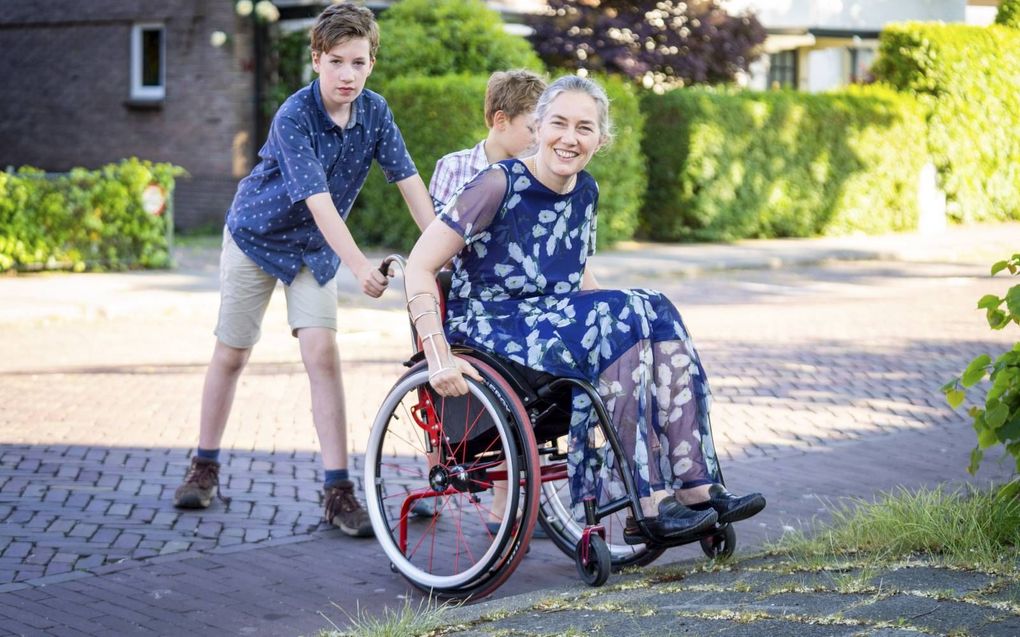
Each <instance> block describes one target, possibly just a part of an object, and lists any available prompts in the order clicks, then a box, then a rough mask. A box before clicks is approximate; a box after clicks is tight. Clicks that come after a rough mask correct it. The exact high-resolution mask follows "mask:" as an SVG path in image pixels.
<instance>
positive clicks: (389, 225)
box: [348, 75, 646, 250]
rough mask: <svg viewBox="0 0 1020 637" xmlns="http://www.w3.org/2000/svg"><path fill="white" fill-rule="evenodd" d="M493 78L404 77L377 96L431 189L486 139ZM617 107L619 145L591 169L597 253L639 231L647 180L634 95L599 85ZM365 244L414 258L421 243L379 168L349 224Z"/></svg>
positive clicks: (611, 82) (608, 82) (621, 85)
mask: <svg viewBox="0 0 1020 637" xmlns="http://www.w3.org/2000/svg"><path fill="white" fill-rule="evenodd" d="M487 81H488V76H487V75H486V76H482V75H473V76H467V75H459V76H449V75H448V76H441V77H402V78H397V79H395V80H392V81H390V82H388V83H386V85H385V86H383V87H380V88H379V89H378V90H379V91H380V92H382V93H383V95H384V96H385V97H386V100H387V102H389V105H390V108H391V109H392V110H393V114H394V117H395V118H396V121H397V125H398V126H400V131H401V133H403V136H404V141H405V142H406V143H407V147H408V150H409V151H410V153H411V157H413V158H414V162H415V165H416V166H417V167H418V171H419V172H420V173H421V176H422V179H424V180H425V185H426V186H427V185H428V183H429V180H430V179H431V178H432V173H433V171H434V169H435V167H436V161H437V160H438V159H439V158H440V157H442V156H443V155H445V154H446V153H449V152H452V151H455V150H460V149H462V148H468V147H470V146H474V145H475V144H477V143H478V142H479V141H480V140H481V139H483V138H484V137H485V135H486V133H487V130H486V128H485V120H484V117H483V116H482V110H483V109H482V107H483V103H484V99H485V84H486V82H487ZM600 82H601V83H602V85H603V86H604V87H605V88H606V92H607V93H608V94H609V97H610V99H611V100H612V106H611V111H610V112H611V114H612V117H613V119H614V120H615V122H616V128H617V139H616V141H615V142H614V143H613V144H612V145H611V146H609V147H608V148H606V149H604V150H602V151H600V152H599V153H598V154H597V155H596V156H595V158H594V159H592V162H591V164H590V166H589V170H590V172H591V173H592V175H593V176H594V177H595V178H596V179H597V180H598V182H599V188H600V196H599V197H600V198H599V201H600V203H599V234H598V237H599V245H601V246H606V245H609V244H611V243H613V242H614V241H619V240H623V239H629V238H631V237H632V236H633V234H634V231H635V229H636V227H637V218H638V211H639V210H640V207H641V198H642V196H643V195H644V191H645V185H646V177H645V173H644V159H643V158H642V156H641V133H642V130H643V117H642V115H641V109H640V107H639V103H638V99H637V97H636V96H635V93H634V90H633V88H632V87H631V86H630V85H629V84H627V83H625V82H623V81H621V80H618V79H613V78H610V79H600ZM348 224H349V226H350V228H351V231H352V232H353V233H354V236H355V237H356V238H357V240H358V242H359V243H363V244H369V245H382V246H387V247H390V248H395V249H400V250H408V249H410V247H411V246H412V245H413V244H414V241H415V239H417V237H418V234H419V233H418V229H417V226H415V225H414V222H413V221H412V220H411V216H410V214H409V213H408V211H407V206H406V205H405V204H404V201H403V199H402V198H401V196H400V191H399V190H398V189H397V187H396V186H394V185H392V184H387V183H386V180H385V179H384V178H383V176H382V172H381V171H380V170H379V169H378V167H376V166H374V167H373V168H372V171H371V173H369V177H368V180H367V181H366V182H365V187H364V188H363V189H362V191H361V195H360V196H359V198H358V201H357V203H356V208H355V210H354V211H352V213H351V216H350V217H349V218H348Z"/></svg>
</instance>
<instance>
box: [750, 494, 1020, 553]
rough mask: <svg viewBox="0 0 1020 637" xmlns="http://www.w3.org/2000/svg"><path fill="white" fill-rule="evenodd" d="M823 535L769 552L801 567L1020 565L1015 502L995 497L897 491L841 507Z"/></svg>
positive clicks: (788, 541)
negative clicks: (821, 563)
mask: <svg viewBox="0 0 1020 637" xmlns="http://www.w3.org/2000/svg"><path fill="white" fill-rule="evenodd" d="M831 513H832V521H831V523H829V524H828V525H826V526H825V527H824V528H822V529H820V530H817V531H814V532H813V533H811V534H810V535H809V534H805V533H803V532H795V533H789V534H787V535H785V536H783V537H782V538H781V539H780V540H778V541H777V542H776V543H774V544H773V545H772V546H771V547H770V548H771V549H772V550H773V551H775V552H777V553H780V554H784V555H787V556H788V557H790V558H793V559H795V560H801V561H803V562H805V563H812V562H813V561H814V562H817V560H819V559H823V560H824V559H831V558H836V559H852V558H856V559H859V558H862V557H864V558H867V559H868V561H869V562H872V563H874V562H875V561H877V562H879V563H881V562H885V561H895V560H899V559H903V558H906V557H915V556H923V557H926V558H929V559H931V560H932V561H933V562H936V563H942V564H945V565H947V566H956V567H979V568H986V569H992V570H1002V569H1006V570H1012V569H1015V568H1016V564H1017V563H1018V559H1020V499H1017V498H1016V497H1003V496H1001V495H999V494H998V493H997V492H996V491H995V490H991V489H990V490H977V489H974V488H970V489H966V490H956V491H948V490H946V489H945V488H944V487H936V488H934V489H927V488H923V489H919V490H917V491H908V490H907V489H902V488H901V489H898V490H896V491H893V492H890V493H885V494H882V495H880V496H879V497H877V498H876V499H875V500H874V501H865V500H861V499H857V500H853V501H851V502H850V503H849V504H846V505H843V506H840V507H839V508H836V509H835V510H833V511H832V512H831Z"/></svg>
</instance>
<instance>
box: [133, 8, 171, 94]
mask: <svg viewBox="0 0 1020 637" xmlns="http://www.w3.org/2000/svg"><path fill="white" fill-rule="evenodd" d="M156 30H158V31H159V32H160V38H159V85H158V86H145V85H143V84H142V54H143V51H142V33H143V32H145V31H156ZM165 97H166V25H165V24H163V23H162V22H139V23H137V24H133V25H131V99H136V100H146V101H156V100H162V99H164V98H165Z"/></svg>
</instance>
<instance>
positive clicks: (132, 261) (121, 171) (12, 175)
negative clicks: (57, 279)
mask: <svg viewBox="0 0 1020 637" xmlns="http://www.w3.org/2000/svg"><path fill="white" fill-rule="evenodd" d="M183 173H184V171H183V169H181V168H178V167H176V166H172V165H170V164H153V163H151V162H148V161H142V160H139V159H135V158H131V159H125V160H123V161H121V162H120V163H117V164H108V165H106V166H103V167H102V168H100V169H99V170H85V169H83V168H75V169H73V170H72V171H71V172H70V173H67V174H61V175H57V176H51V177H47V176H46V173H44V172H43V171H41V170H38V169H35V168H30V167H23V168H20V169H18V170H17V171H16V172H0V272H3V271H6V270H74V271H75V272H81V271H83V270H86V269H89V270H106V269H126V268H133V267H140V268H164V267H168V266H169V265H170V264H171V255H170V242H171V238H172V235H171V232H172V228H173V219H172V213H171V204H170V202H172V197H173V188H174V178H175V177H176V176H178V175H181V174H183ZM152 184H157V185H159V186H160V187H162V189H163V191H164V192H165V193H167V199H166V201H167V205H166V207H165V208H164V209H163V210H160V211H159V212H157V213H156V214H149V213H147V212H145V210H144V209H143V207H142V192H143V191H144V190H145V188H146V187H148V186H150V185H152Z"/></svg>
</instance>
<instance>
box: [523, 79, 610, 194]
mask: <svg viewBox="0 0 1020 637" xmlns="http://www.w3.org/2000/svg"><path fill="white" fill-rule="evenodd" d="M598 122H599V115H598V106H597V105H596V104H595V100H594V99H592V97H591V96H590V95H588V94H587V93H582V92H580V91H565V92H563V93H560V94H559V95H558V96H556V99H554V100H553V101H552V103H551V104H549V109H548V110H547V111H546V113H545V117H543V118H542V121H541V122H540V123H539V127H538V158H537V159H538V163H539V164H541V165H542V166H543V167H544V168H546V169H548V170H549V171H550V172H552V173H553V174H554V175H557V176H559V177H562V178H564V179H567V178H570V177H571V176H573V175H576V174H577V173H579V172H581V170H583V169H584V167H585V166H587V165H588V162H589V161H590V160H591V157H592V155H594V154H595V151H596V150H598V149H599V145H600V142H601V140H602V133H601V131H600V130H599V124H598Z"/></svg>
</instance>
